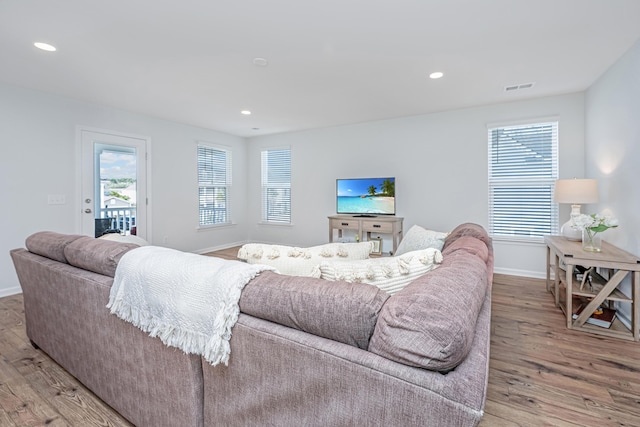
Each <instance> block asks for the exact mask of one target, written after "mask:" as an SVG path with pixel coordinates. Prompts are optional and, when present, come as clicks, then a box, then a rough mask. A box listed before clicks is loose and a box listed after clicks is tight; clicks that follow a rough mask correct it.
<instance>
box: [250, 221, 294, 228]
mask: <svg viewBox="0 0 640 427" xmlns="http://www.w3.org/2000/svg"><path fill="white" fill-rule="evenodd" d="M258 225H260V226H262V225H267V226H274V227H293V223H284V222H268V221H259V222H258Z"/></svg>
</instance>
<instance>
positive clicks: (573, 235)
mask: <svg viewBox="0 0 640 427" xmlns="http://www.w3.org/2000/svg"><path fill="white" fill-rule="evenodd" d="M553 201H554V202H555V203H570V204H571V216H570V217H569V221H567V222H565V223H564V224H563V225H562V227H561V228H560V234H561V235H563V236H564V237H565V238H566V239H567V240H581V239H582V231H580V230H578V229H575V228H573V219H574V218H575V217H577V216H578V215H580V204H581V203H584V204H587V203H597V202H598V183H597V182H596V180H595V179H576V178H574V179H559V180H557V181H556V185H555V189H554V191H553Z"/></svg>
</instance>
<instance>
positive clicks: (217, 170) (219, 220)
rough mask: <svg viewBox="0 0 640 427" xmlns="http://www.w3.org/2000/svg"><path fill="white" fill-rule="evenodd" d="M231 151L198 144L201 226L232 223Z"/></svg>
mask: <svg viewBox="0 0 640 427" xmlns="http://www.w3.org/2000/svg"><path fill="white" fill-rule="evenodd" d="M230 187H231V151H229V150H226V149H224V148H217V147H212V146H208V145H202V144H198V202H199V224H200V225H201V226H207V225H215V224H226V223H229V222H231V220H230V213H229V188H230Z"/></svg>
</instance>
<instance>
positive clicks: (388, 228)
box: [362, 221, 393, 233]
mask: <svg viewBox="0 0 640 427" xmlns="http://www.w3.org/2000/svg"><path fill="white" fill-rule="evenodd" d="M362 230H363V231H373V232H375V233H393V223H391V222H364V221H363V222H362Z"/></svg>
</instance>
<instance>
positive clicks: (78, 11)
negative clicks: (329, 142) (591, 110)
mask: <svg viewBox="0 0 640 427" xmlns="http://www.w3.org/2000/svg"><path fill="white" fill-rule="evenodd" d="M638 39H640V1H638V0H482V1H479V0H270V1H265V0H179V1H178V0H108V1H97V0H64V1H51V0H0V61H1V62H0V81H2V82H5V83H9V84H14V85H18V86H22V87H27V88H33V89H37V90H42V91H46V92H50V93H54V94H59V95H63V96H67V97H71V98H75V99H80V100H84V101H88V102H92V103H97V104H103V105H109V106H112V107H117V108H121V109H125V110H129V111H134V112H139V113H144V114H147V115H151V116H155V117H159V118H163V119H167V120H172V121H176V122H180V123H186V124H190V125H195V126H200V127H204V128H208V129H215V130H218V131H222V132H226V133H229V134H233V135H239V136H243V137H250V136H256V135H265V134H273V133H280V132H290V131H296V130H302V129H312V128H320V127H327V126H336V125H342V124H351V123H360V122H366V121H373V120H380V119H388V118H394V117H403V116H412V115H418V114H425V113H431V112H438V111H445V110H451V109H458V108H465V107H471V106H477V105H485V104H493V103H500V102H508V101H513V100H521V99H529V98H537V97H543V96H550V95H556V94H564V93H573V92H578V91H583V90H585V89H586V88H588V87H589V86H590V85H591V84H592V83H593V82H594V81H595V80H596V79H597V78H598V77H599V76H600V75H601V74H602V73H603V72H605V71H606V69H607V68H608V67H609V66H611V65H612V64H613V63H614V62H615V61H616V60H617V59H618V58H620V56H622V55H623V54H624V52H625V51H627V50H628V49H629V48H630V47H631V46H632V45H633V44H634V43H635V42H636V41H637V40H638ZM37 41H41V42H46V43H50V44H52V45H54V46H56V47H57V51H56V52H44V51H41V50H39V49H37V48H35V47H34V46H33V43H34V42H37ZM255 58H264V59H266V60H267V61H268V65H266V66H260V65H255V64H254V59H255ZM434 71H441V72H443V73H444V77H442V78H441V79H438V80H432V79H430V78H429V77H428V76H429V74H430V73H432V72H434ZM523 83H535V84H534V86H533V87H531V88H529V89H521V90H514V91H508V92H506V91H505V89H504V88H505V86H514V85H519V84H523ZM241 110H250V111H251V112H252V114H251V115H242V114H240V111H241Z"/></svg>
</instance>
